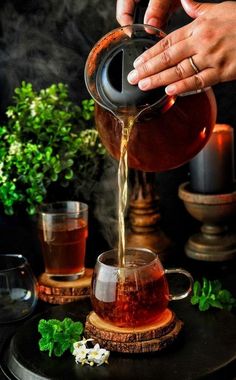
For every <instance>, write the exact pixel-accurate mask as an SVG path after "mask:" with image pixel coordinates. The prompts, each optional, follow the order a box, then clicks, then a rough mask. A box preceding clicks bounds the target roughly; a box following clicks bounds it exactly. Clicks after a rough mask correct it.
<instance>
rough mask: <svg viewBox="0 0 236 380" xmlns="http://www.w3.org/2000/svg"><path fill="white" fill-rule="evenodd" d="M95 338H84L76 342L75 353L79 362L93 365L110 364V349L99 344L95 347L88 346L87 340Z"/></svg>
mask: <svg viewBox="0 0 236 380" xmlns="http://www.w3.org/2000/svg"><path fill="white" fill-rule="evenodd" d="M92 340H93V339H85V338H83V339H82V340H81V341H79V342H76V343H74V345H73V346H74V351H73V355H74V356H75V361H76V363H77V364H82V365H84V364H89V365H90V366H91V367H92V366H94V365H95V364H96V365H97V366H100V365H102V364H104V363H106V364H108V358H109V356H110V351H107V350H105V349H104V348H100V346H99V344H98V343H97V344H95V346H94V347H93V348H87V345H86V344H87V342H89V341H92Z"/></svg>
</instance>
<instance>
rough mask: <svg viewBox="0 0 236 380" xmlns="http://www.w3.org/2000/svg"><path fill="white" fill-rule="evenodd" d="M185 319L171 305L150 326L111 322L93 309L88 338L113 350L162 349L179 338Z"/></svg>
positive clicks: (88, 323) (87, 330) (129, 351)
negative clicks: (120, 324)
mask: <svg viewBox="0 0 236 380" xmlns="http://www.w3.org/2000/svg"><path fill="white" fill-rule="evenodd" d="M182 327H183V322H182V321H181V320H179V319H178V318H177V317H176V315H175V313H174V312H173V311H171V310H170V309H167V310H166V311H165V313H164V314H163V316H162V318H161V319H158V320H156V321H155V323H152V324H150V325H148V326H143V327H137V328H122V327H116V326H114V325H111V324H109V323H107V322H105V321H103V320H102V319H101V318H99V317H98V316H97V314H96V313H95V312H91V313H90V314H89V315H88V317H87V319H86V323H85V332H84V334H85V336H86V338H93V339H94V341H95V342H96V343H99V344H100V345H101V346H102V347H104V348H106V349H107V350H110V351H117V352H124V353H142V352H153V351H161V350H162V349H164V348H165V347H167V346H169V345H170V344H171V343H173V342H174V341H175V339H176V338H177V336H178V335H179V333H180V331H181V330H182Z"/></svg>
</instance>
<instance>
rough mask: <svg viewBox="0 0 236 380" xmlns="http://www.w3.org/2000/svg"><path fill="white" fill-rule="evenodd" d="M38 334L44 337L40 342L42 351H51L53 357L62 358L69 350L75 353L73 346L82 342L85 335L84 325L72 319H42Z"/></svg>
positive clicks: (50, 354)
mask: <svg viewBox="0 0 236 380" xmlns="http://www.w3.org/2000/svg"><path fill="white" fill-rule="evenodd" d="M38 332H39V333H40V334H41V335H42V337H41V338H40V340H39V349H40V351H49V353H48V355H49V356H50V357H51V356H52V355H53V354H54V355H55V356H62V355H63V354H64V352H65V351H67V350H68V349H69V350H70V351H71V353H72V352H73V344H74V343H75V342H77V341H78V340H80V338H81V334H82V333H83V324H82V323H81V322H74V321H73V320H72V319H71V318H65V319H64V320H63V321H60V320H58V319H49V320H45V319H41V320H40V321H39V324H38Z"/></svg>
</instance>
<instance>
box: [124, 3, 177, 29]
mask: <svg viewBox="0 0 236 380" xmlns="http://www.w3.org/2000/svg"><path fill="white" fill-rule="evenodd" d="M139 1H140V0H117V3H116V19H117V21H118V22H119V24H120V25H122V26H124V25H130V24H133V15H134V8H135V3H138V2H139ZM178 4H179V0H164V1H163V0H150V1H149V4H148V7H147V10H146V13H145V17H144V23H145V24H149V25H152V26H155V27H156V28H161V27H162V26H163V25H165V24H166V21H167V19H168V16H169V14H170V13H171V11H172V10H174V9H175V8H176V7H177V6H178Z"/></svg>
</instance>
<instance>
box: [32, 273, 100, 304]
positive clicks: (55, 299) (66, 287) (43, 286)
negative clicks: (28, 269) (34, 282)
mask: <svg viewBox="0 0 236 380" xmlns="http://www.w3.org/2000/svg"><path fill="white" fill-rule="evenodd" d="M92 273H93V270H92V269H88V268H86V269H85V273H84V275H83V276H82V277H79V278H78V279H75V280H73V279H71V280H67V281H61V280H58V279H57V278H53V276H49V275H48V274H47V273H42V274H41V275H40V276H39V278H38V297H39V298H40V299H41V300H42V301H45V302H49V303H52V304H65V303H69V302H74V301H78V300H81V299H84V298H87V297H89V296H90V286H91V279H92Z"/></svg>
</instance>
